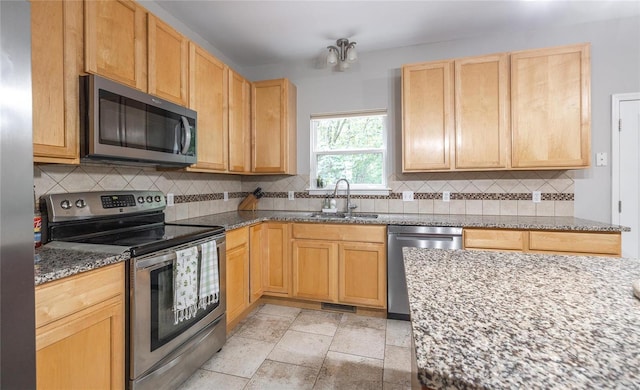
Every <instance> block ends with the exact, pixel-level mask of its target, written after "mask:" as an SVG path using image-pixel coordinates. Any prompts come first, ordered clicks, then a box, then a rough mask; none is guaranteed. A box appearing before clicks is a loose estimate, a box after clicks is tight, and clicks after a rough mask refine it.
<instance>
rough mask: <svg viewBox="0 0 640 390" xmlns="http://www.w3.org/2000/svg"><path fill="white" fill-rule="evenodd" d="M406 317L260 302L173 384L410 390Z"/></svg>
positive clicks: (190, 389)
mask: <svg viewBox="0 0 640 390" xmlns="http://www.w3.org/2000/svg"><path fill="white" fill-rule="evenodd" d="M410 346H411V327H410V325H409V322H406V321H396V320H386V319H383V318H372V317H363V316H357V315H355V314H342V313H334V312H326V311H319V310H305V309H299V308H293V307H286V306H278V305H272V304H266V305H263V306H260V307H258V308H256V310H254V311H253V313H252V314H251V315H250V316H248V317H247V318H246V319H244V320H243V321H242V322H241V323H240V324H238V326H236V327H235V329H234V330H233V331H232V333H231V334H230V335H229V336H228V339H227V343H226V344H225V346H224V347H223V348H222V351H220V353H218V354H216V355H214V356H213V357H212V358H211V359H210V360H209V361H207V362H206V363H204V364H203V365H202V367H200V369H199V370H198V371H196V372H195V373H194V374H193V375H192V376H191V378H189V379H188V380H187V381H186V382H185V383H183V384H182V386H181V387H180V390H204V389H225V390H233V389H349V390H351V389H384V390H391V389H410V388H411V351H410Z"/></svg>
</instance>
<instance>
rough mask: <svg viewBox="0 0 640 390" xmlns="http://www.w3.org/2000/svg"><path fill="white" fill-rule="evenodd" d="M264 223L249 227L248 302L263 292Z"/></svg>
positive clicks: (260, 295)
mask: <svg viewBox="0 0 640 390" xmlns="http://www.w3.org/2000/svg"><path fill="white" fill-rule="evenodd" d="M265 226H266V225H265V224H264V223H260V224H257V225H253V226H250V227H249V302H251V303H253V302H255V301H257V300H258V299H260V297H262V294H263V293H264V284H265V283H264V278H265V272H264V263H263V261H264V258H265V255H264V251H265V248H264V245H263V241H264V235H265V234H264V232H265V230H266V228H265Z"/></svg>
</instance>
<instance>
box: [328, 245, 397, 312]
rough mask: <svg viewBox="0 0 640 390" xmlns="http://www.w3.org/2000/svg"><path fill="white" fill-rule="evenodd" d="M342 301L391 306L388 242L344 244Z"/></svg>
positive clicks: (340, 281)
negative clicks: (388, 299) (388, 281)
mask: <svg viewBox="0 0 640 390" xmlns="http://www.w3.org/2000/svg"><path fill="white" fill-rule="evenodd" d="M339 259H340V260H339V271H338V280H339V285H338V300H339V301H340V302H341V303H348V304H352V305H359V306H375V307H387V256H386V248H385V245H384V244H373V243H362V242H345V243H341V244H340V257H339Z"/></svg>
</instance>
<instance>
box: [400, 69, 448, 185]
mask: <svg viewBox="0 0 640 390" xmlns="http://www.w3.org/2000/svg"><path fill="white" fill-rule="evenodd" d="M453 83H454V81H453V61H438V62H429V63H425V64H415V65H405V66H403V67H402V170H403V171H404V172H420V171H426V170H442V169H449V168H450V167H451V163H450V161H451V157H450V156H451V145H452V140H453V129H454V120H453V112H454V104H453V102H454V101H453Z"/></svg>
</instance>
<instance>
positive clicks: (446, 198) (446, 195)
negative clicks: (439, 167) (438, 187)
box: [442, 191, 451, 202]
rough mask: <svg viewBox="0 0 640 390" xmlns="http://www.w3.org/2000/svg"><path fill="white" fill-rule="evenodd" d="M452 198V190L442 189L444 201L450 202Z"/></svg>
mask: <svg viewBox="0 0 640 390" xmlns="http://www.w3.org/2000/svg"><path fill="white" fill-rule="evenodd" d="M450 200H451V192H449V191H442V201H443V202H449V201H450Z"/></svg>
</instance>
